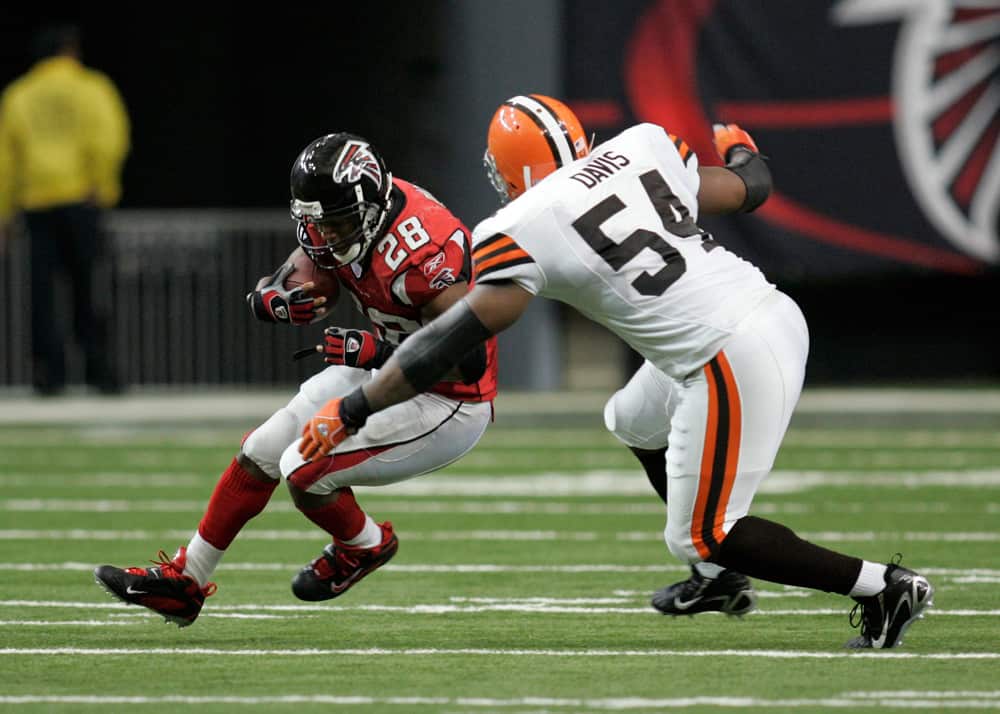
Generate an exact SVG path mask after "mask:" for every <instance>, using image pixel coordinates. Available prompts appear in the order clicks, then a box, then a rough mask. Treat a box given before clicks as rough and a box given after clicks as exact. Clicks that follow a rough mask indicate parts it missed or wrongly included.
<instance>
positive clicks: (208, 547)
mask: <svg viewBox="0 0 1000 714" xmlns="http://www.w3.org/2000/svg"><path fill="white" fill-rule="evenodd" d="M225 554H226V551H224V550H219V549H218V548H216V547H215V546H214V545H212V544H211V543H209V542H208V541H207V540H205V539H204V538H202V537H201V534H200V533H197V532H196V533H195V534H194V537H193V538H191V542H190V543H188V547H187V563H185V565H184V574H185V575H190V576H191V577H192V578H194V579H195V580H197V581H198V584H199V585H200V586H202V587H205V585H207V584H208V579H209V578H210V577H212V573H214V572H215V569H216V568H218V567H219V561H221V560H222V556H224V555H225Z"/></svg>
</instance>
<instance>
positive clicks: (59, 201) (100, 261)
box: [0, 26, 130, 395]
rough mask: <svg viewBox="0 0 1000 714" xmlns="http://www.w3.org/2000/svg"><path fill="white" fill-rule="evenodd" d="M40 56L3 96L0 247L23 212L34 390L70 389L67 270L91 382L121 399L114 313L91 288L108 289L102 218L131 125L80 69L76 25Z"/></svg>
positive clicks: (50, 37) (49, 34)
mask: <svg viewBox="0 0 1000 714" xmlns="http://www.w3.org/2000/svg"><path fill="white" fill-rule="evenodd" d="M35 57H36V62H35V63H34V64H33V65H32V66H31V67H30V69H29V70H28V71H27V72H26V73H25V74H23V75H21V76H20V77H18V78H17V79H15V80H14V81H13V82H11V83H10V85H8V86H7V87H6V88H5V89H4V92H3V94H2V95H0V241H2V240H3V239H4V238H6V236H7V235H9V234H10V233H11V230H10V227H11V221H12V219H13V218H14V216H15V215H16V214H17V213H18V212H20V213H21V214H22V215H23V218H24V227H25V229H26V231H27V234H28V238H29V241H30V252H31V270H30V272H29V275H30V280H31V315H32V319H31V328H32V338H31V352H32V361H33V369H32V379H33V384H34V387H35V390H36V391H37V392H38V393H40V394H43V395H48V394H58V393H59V392H61V391H62V390H63V389H64V388H65V384H66V359H65V355H66V349H65V347H66V345H65V338H64V335H63V329H62V328H61V326H60V324H59V323H60V321H59V319H58V318H59V317H60V312H59V311H57V309H56V303H55V298H56V296H57V290H56V287H57V276H58V275H59V274H60V272H64V273H65V274H66V275H68V276H69V283H70V285H71V288H72V290H71V294H72V301H73V310H72V313H73V332H74V334H75V337H76V339H77V340H78V342H79V345H80V347H81V349H82V351H83V354H84V356H85V357H86V368H85V372H84V377H85V380H86V382H87V383H88V384H90V385H92V386H94V387H96V388H97V389H98V390H100V391H101V392H103V393H117V392H119V391H121V383H120V381H119V377H118V374H117V370H116V369H115V368H114V362H115V360H114V353H113V351H112V349H111V345H110V344H109V343H108V339H109V316H108V314H107V308H106V307H103V306H102V305H101V300H99V299H96V298H95V290H101V291H104V292H106V288H104V287H102V286H101V285H98V284H97V281H96V280H95V270H97V269H99V268H101V267H102V266H103V265H105V263H106V245H105V236H104V234H103V231H102V226H101V222H102V221H101V219H102V212H103V211H104V210H105V209H107V208H109V207H111V206H114V205H115V204H117V203H118V202H119V200H120V198H121V193H122V187H121V173H122V167H123V164H124V161H125V158H126V156H127V154H128V151H129V133H130V123H129V118H128V114H127V110H126V108H125V104H124V102H123V100H122V98H121V96H120V94H119V92H118V89H117V88H116V87H115V85H114V83H113V82H112V81H111V80H110V79H109V78H108V77H107V76H106V75H105V74H103V73H101V72H99V71H96V70H94V69H92V68H89V67H86V66H84V65H83V64H82V62H81V53H80V32H79V29H78V28H76V27H73V26H59V27H53V28H48V29H45V30H42V31H41V32H40V33H39V34H38V36H37V38H36V40H35ZM104 302H106V298H104Z"/></svg>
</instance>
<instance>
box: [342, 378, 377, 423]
mask: <svg viewBox="0 0 1000 714" xmlns="http://www.w3.org/2000/svg"><path fill="white" fill-rule="evenodd" d="M371 414H372V408H371V406H370V405H369V404H368V397H366V396H365V391H364V390H363V389H362V388H361V387H358V388H357V389H355V390H354V391H353V392H351V393H350V394H348V395H347V396H346V397H344V398H343V399H341V400H340V420H341V421H342V422H343V423H344V426H346V427H347V428H349V429H353V430H354V431H357V430H358V429H360V428H361V427H363V426H364V425H365V422H367V421H368V417H369V416H371Z"/></svg>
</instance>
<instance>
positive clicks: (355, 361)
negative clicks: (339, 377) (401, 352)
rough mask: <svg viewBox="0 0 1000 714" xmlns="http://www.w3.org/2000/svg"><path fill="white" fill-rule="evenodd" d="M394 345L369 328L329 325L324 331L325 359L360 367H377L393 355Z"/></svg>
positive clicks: (327, 361) (331, 362) (325, 360)
mask: <svg viewBox="0 0 1000 714" xmlns="http://www.w3.org/2000/svg"><path fill="white" fill-rule="evenodd" d="M392 351H393V347H392V345H391V344H389V343H388V342H386V341H385V340H380V339H379V338H377V337H376V336H375V335H374V334H373V333H371V332H368V331H367V330H348V329H344V328H343V327H328V328H326V330H324V331H323V361H324V362H326V363H327V364H343V365H347V366H348V367H357V368H358V369H377V368H379V367H381V366H382V365H383V364H385V362H386V360H388V359H389V357H390V355H392Z"/></svg>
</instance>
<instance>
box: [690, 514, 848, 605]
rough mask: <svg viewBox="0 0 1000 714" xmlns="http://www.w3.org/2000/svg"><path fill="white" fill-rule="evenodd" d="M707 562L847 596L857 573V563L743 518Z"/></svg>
mask: <svg viewBox="0 0 1000 714" xmlns="http://www.w3.org/2000/svg"><path fill="white" fill-rule="evenodd" d="M709 560H710V561H711V562H713V563H718V564H719V565H721V566H722V567H724V568H729V569H730V570H737V571H739V572H741V573H743V574H745V575H749V576H750V577H753V578H760V579H761V580H770V581H771V582H772V583H780V584H782V585H796V586H800V587H807V588H813V589H815V590H824V591H826V592H833V593H839V594H841V595H847V594H848V593H849V592H850V591H851V588H853V587H854V583H855V582H857V580H858V575H859V574H860V573H861V559H860V558H854V557H851V556H848V555H843V554H841V553H837V552H835V551H832V550H827V549H826V548H822V547H820V546H818V545H815V544H813V543H810V542H808V541H804V540H802V539H801V538H799V537H798V536H797V535H795V533H793V532H792V530H791V529H790V528H787V527H786V526H783V525H781V524H780V523H775V522H773V521H767V520H764V519H763V518H757V517H756V516H745V517H743V518H741V519H740V520H738V521H736V525H734V526H733V528H732V530H730V531H729V534H728V535H727V536H726V537H725V539H724V540H723V541H722V545H720V546H719V551H718V552H717V553H716V554H715V555H714V556H713V557H712V558H709Z"/></svg>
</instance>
